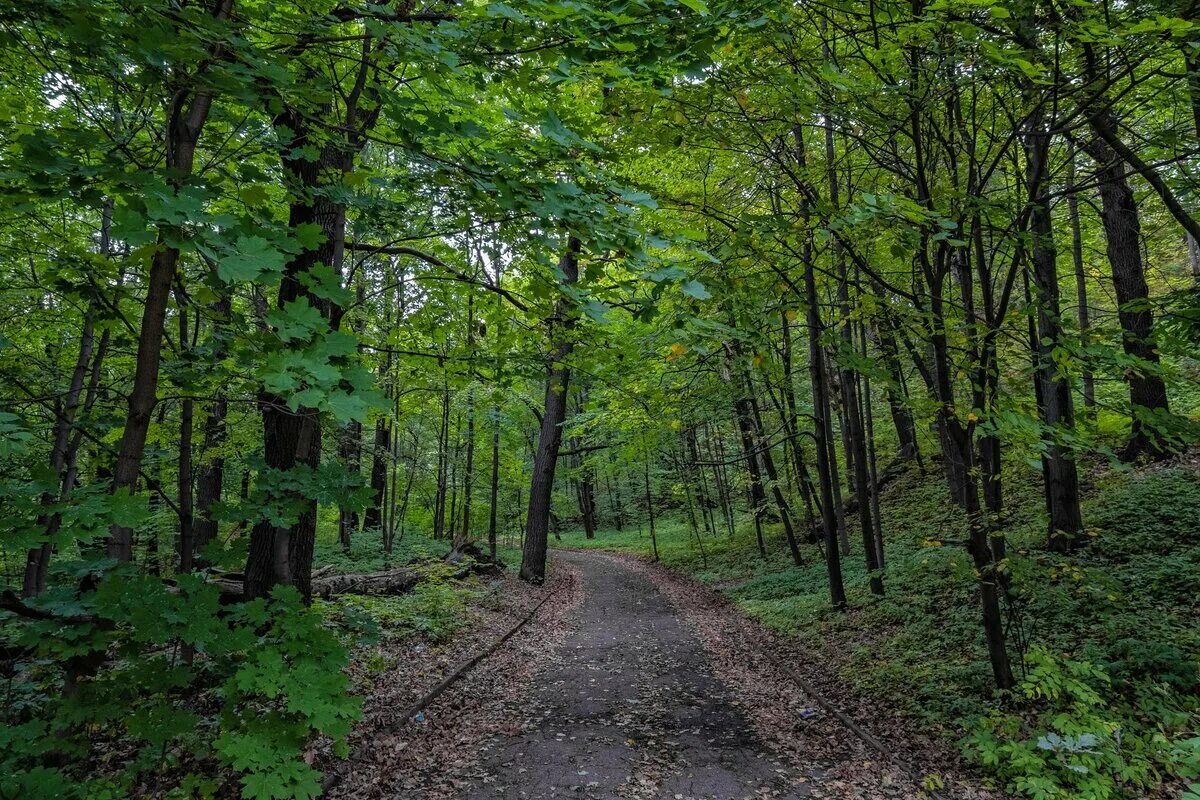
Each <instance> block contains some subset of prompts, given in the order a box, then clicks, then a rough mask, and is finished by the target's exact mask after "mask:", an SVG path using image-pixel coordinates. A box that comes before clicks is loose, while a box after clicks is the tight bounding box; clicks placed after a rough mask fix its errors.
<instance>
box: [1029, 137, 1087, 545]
mask: <svg viewBox="0 0 1200 800" xmlns="http://www.w3.org/2000/svg"><path fill="white" fill-rule="evenodd" d="M1040 125H1041V120H1040V119H1038V120H1033V121H1031V122H1030V123H1029V132H1028V133H1027V134H1026V137H1025V138H1026V142H1025V156H1026V168H1027V170H1028V172H1029V174H1028V176H1027V177H1026V182H1027V185H1028V186H1029V197H1030V200H1031V204H1032V207H1031V211H1030V215H1029V226H1030V233H1031V234H1032V238H1033V247H1032V251H1031V253H1030V266H1031V272H1032V277H1033V282H1034V287H1035V299H1036V301H1037V303H1036V305H1037V343H1036V344H1037V351H1036V352H1037V358H1038V362H1037V372H1036V376H1035V380H1036V381H1037V382H1038V384H1039V387H1040V390H1041V396H1042V406H1041V416H1042V422H1043V423H1044V424H1045V426H1046V428H1047V432H1046V434H1045V437H1044V441H1045V444H1046V460H1045V464H1046V473H1045V475H1044V476H1043V479H1044V480H1045V484H1046V504H1047V510H1048V511H1049V514H1050V521H1049V527H1048V531H1047V540H1048V546H1049V548H1050V549H1051V550H1055V551H1060V552H1062V551H1067V550H1071V549H1074V548H1075V547H1078V546H1079V545H1080V544H1081V543H1082V542H1083V519H1082V517H1081V515H1080V511H1079V476H1078V473H1077V470H1076V467H1075V460H1074V457H1073V456H1072V454H1071V453H1070V452H1069V450H1068V449H1067V448H1065V447H1064V446H1063V445H1062V444H1060V442H1059V439H1058V435H1057V430H1058V429H1060V428H1061V429H1065V430H1069V429H1071V428H1073V427H1074V425H1075V410H1074V404H1073V402H1072V398H1071V384H1070V381H1069V380H1068V379H1067V377H1066V376H1065V375H1063V374H1061V372H1060V371H1059V368H1058V365H1057V364H1056V363H1055V362H1054V350H1055V348H1056V347H1058V346H1060V343H1062V341H1063V330H1062V321H1061V312H1060V307H1059V287H1058V259H1057V255H1056V251H1055V247H1054V228H1053V223H1052V220H1051V216H1050V199H1049V192H1048V190H1047V186H1048V183H1047V181H1046V173H1047V170H1048V166H1047V164H1046V158H1047V155H1048V151H1049V146H1050V136H1049V134H1047V133H1044V132H1042V131H1040V130H1039V126H1040Z"/></svg>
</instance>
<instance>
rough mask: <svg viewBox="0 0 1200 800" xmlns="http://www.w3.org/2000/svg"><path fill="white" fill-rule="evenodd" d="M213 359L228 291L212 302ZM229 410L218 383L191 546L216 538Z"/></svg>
mask: <svg viewBox="0 0 1200 800" xmlns="http://www.w3.org/2000/svg"><path fill="white" fill-rule="evenodd" d="M212 312H213V318H214V323H213V325H212V334H211V335H212V340H213V345H212V348H213V360H214V361H220V360H222V359H224V358H225V353H226V341H227V338H226V337H227V336H228V328H227V326H228V323H229V316H230V314H231V313H232V301H231V299H230V297H229V294H228V292H225V291H222V293H221V296H220V297H219V298H218V299H217V300H216V302H214V303H213V304H212ZM228 414H229V401H228V400H227V399H226V397H225V392H224V390H223V389H221V388H220V387H217V388H216V391H215V393H214V395H213V401H212V404H211V405H210V406H209V409H208V416H207V417H206V418H205V420H204V449H203V453H204V461H203V463H202V464H201V465H200V468H199V470H197V473H196V510H197V511H198V512H199V513H198V514H197V515H196V519H195V520H194V522H193V523H192V533H193V536H194V549H195V551H196V552H200V551H201V550H203V549H204V548H205V547H206V546H207V545H208V544H209V543H210V542H212V541H213V540H215V539H216V538H217V520H216V519H215V518H214V517H213V506H214V505H216V504H217V503H219V502H221V491H222V485H223V484H224V482H225V456H224V454H223V453H222V452H221V449H222V448H223V447H224V446H225V418H226V417H227V416H228Z"/></svg>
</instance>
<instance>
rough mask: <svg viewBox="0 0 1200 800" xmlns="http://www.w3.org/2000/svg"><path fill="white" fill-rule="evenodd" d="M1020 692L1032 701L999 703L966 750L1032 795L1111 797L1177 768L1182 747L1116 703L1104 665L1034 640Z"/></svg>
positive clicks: (1046, 799)
mask: <svg viewBox="0 0 1200 800" xmlns="http://www.w3.org/2000/svg"><path fill="white" fill-rule="evenodd" d="M1025 662H1026V668H1027V671H1026V676H1025V679H1024V680H1023V681H1022V682H1021V684H1020V685H1019V686H1018V688H1017V694H1018V695H1019V697H1020V698H1021V700H1023V701H1024V702H1025V703H1026V705H1025V707H1023V708H1020V709H1019V710H1016V711H1008V712H1006V711H1002V710H999V709H995V710H993V711H991V712H990V713H988V714H987V715H985V716H983V717H982V718H980V719H979V720H978V722H977V724H976V729H975V731H974V733H973V734H972V735H971V736H970V737H969V738H968V739H967V742H966V749H967V753H968V755H970V756H971V757H973V758H974V759H976V760H977V761H979V762H980V763H982V764H983V765H984V766H985V767H988V768H989V769H991V770H992V771H994V772H995V773H996V775H997V776H999V777H1000V778H1001V779H1002V780H1003V781H1004V782H1005V783H1006V784H1007V785H1008V786H1009V787H1010V788H1011V789H1012V790H1014V791H1016V792H1019V793H1020V794H1022V795H1024V796H1026V797H1030V798H1033V800H1109V798H1120V797H1127V796H1129V794H1130V793H1131V792H1135V791H1139V790H1145V789H1148V788H1151V787H1153V786H1155V785H1156V784H1157V783H1158V782H1159V780H1160V777H1161V775H1162V773H1164V772H1167V773H1170V772H1173V771H1174V767H1175V764H1176V758H1177V755H1176V749H1175V748H1173V747H1172V744H1171V742H1170V741H1169V740H1168V739H1167V737H1166V736H1165V735H1164V734H1163V733H1162V731H1161V730H1158V729H1157V728H1155V727H1153V726H1151V725H1137V724H1135V723H1134V722H1133V720H1134V719H1135V718H1134V717H1133V715H1131V714H1122V713H1120V712H1119V711H1117V710H1114V709H1113V708H1110V706H1109V704H1108V702H1107V701H1106V698H1108V697H1109V696H1110V695H1111V679H1110V677H1109V675H1108V673H1107V672H1106V671H1105V670H1104V669H1103V668H1101V667H1099V666H1097V665H1095V664H1093V663H1091V662H1088V661H1080V660H1073V659H1068V658H1065V657H1062V656H1058V655H1056V654H1054V653H1051V652H1050V651H1049V650H1047V649H1046V648H1044V647H1041V646H1034V647H1032V648H1030V650H1029V652H1028V653H1027V654H1026V657H1025Z"/></svg>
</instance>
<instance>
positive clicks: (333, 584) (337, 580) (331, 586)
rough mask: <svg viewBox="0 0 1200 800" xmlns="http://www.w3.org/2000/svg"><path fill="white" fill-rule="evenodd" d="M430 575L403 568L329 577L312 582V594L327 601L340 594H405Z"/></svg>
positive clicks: (421, 571)
mask: <svg viewBox="0 0 1200 800" xmlns="http://www.w3.org/2000/svg"><path fill="white" fill-rule="evenodd" d="M428 574H429V571H428V570H421V569H414V568H411V567H403V568H401V569H393V570H387V571H385V572H367V573H362V574H349V575H329V576H326V577H323V578H317V579H316V580H314V581H313V582H312V593H313V596H314V597H321V598H324V599H326V600H328V599H329V598H331V597H333V596H335V595H339V594H375V595H381V594H404V593H405V592H408V591H411V590H412V588H413V587H414V586H416V585H417V584H418V583H420V582H421V581H422V580H423V579H424V578H425V577H426V576H427V575H428Z"/></svg>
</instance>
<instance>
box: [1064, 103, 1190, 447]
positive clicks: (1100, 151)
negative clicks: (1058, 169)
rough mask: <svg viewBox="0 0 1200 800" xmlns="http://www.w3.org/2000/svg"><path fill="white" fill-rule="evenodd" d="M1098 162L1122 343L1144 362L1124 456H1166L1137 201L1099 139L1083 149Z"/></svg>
mask: <svg viewBox="0 0 1200 800" xmlns="http://www.w3.org/2000/svg"><path fill="white" fill-rule="evenodd" d="M1091 123H1092V127H1093V129H1098V128H1100V127H1102V126H1103V127H1105V128H1106V129H1107V130H1106V132H1107V133H1108V134H1109V135H1111V136H1116V135H1117V134H1116V129H1117V124H1116V120H1115V118H1114V117H1113V116H1112V114H1111V113H1100V114H1095V115H1093V116H1092V117H1091ZM1084 147H1085V149H1086V150H1087V152H1088V155H1090V156H1091V157H1092V158H1093V159H1094V160H1095V162H1096V165H1097V178H1098V180H1099V182H1100V204H1101V214H1100V220H1101V223H1102V224H1103V226H1104V237H1105V240H1106V244H1107V248H1106V249H1107V253H1108V263H1109V266H1110V267H1111V270H1112V282H1113V289H1114V290H1115V291H1116V295H1117V318H1118V319H1119V320H1120V323H1121V345H1122V347H1123V348H1124V350H1125V354H1126V355H1128V356H1131V357H1133V358H1135V359H1137V361H1138V362H1139V365H1138V366H1134V367H1131V368H1129V369H1126V370H1125V380H1126V382H1127V383H1128V384H1129V402H1130V406H1131V409H1130V412H1131V417H1132V429H1131V431H1130V437H1129V443H1128V444H1127V445H1126V447H1125V451H1124V454H1123V455H1124V457H1125V458H1126V459H1128V460H1133V459H1136V458H1137V457H1138V456H1140V455H1150V456H1152V457H1156V458H1161V457H1165V456H1167V455H1169V454H1170V451H1169V448H1168V447H1167V446H1166V444H1165V442H1164V441H1163V438H1162V437H1161V436H1160V435H1158V433H1157V432H1156V431H1155V429H1154V427H1153V423H1152V422H1151V423H1150V425H1149V426H1147V421H1148V419H1149V418H1150V417H1153V416H1154V415H1156V414H1161V413H1164V412H1166V411H1167V387H1166V384H1165V383H1164V382H1163V379H1162V377H1161V376H1160V375H1159V374H1158V367H1159V357H1158V350H1157V349H1156V348H1155V345H1154V315H1153V313H1152V311H1151V308H1150V288H1149V286H1147V285H1146V270H1145V266H1144V264H1143V263H1142V226H1141V220H1140V219H1139V216H1138V208H1137V200H1136V199H1135V198H1134V195H1133V189H1132V188H1131V187H1130V185H1129V181H1128V179H1127V177H1126V174H1125V165H1124V163H1123V162H1122V161H1121V160H1120V159H1119V158H1117V156H1116V154H1115V153H1114V152H1113V151H1112V149H1111V148H1110V147H1109V146H1108V145H1107V144H1105V142H1104V140H1103V139H1101V138H1099V136H1098V137H1097V138H1094V139H1092V140H1091V141H1089V142H1087V143H1086V144H1085V145H1084Z"/></svg>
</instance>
